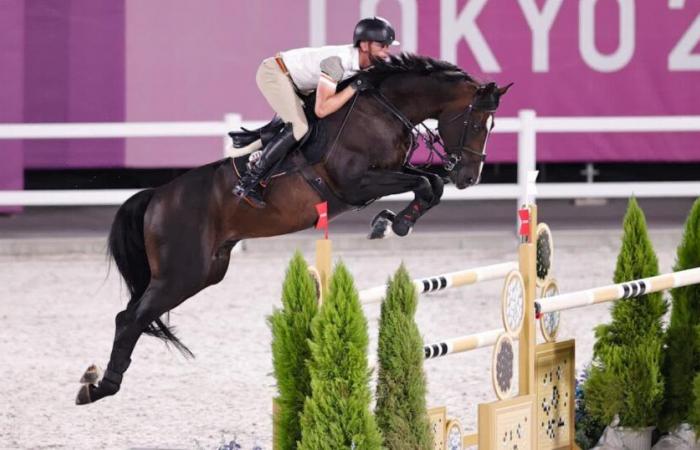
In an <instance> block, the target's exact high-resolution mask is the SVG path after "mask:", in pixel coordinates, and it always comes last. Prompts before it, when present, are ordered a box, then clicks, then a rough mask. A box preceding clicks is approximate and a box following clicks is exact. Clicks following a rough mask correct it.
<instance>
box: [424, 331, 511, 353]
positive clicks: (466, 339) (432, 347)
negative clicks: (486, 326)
mask: <svg viewBox="0 0 700 450" xmlns="http://www.w3.org/2000/svg"><path fill="white" fill-rule="evenodd" d="M503 333H505V330H504V329H503V328H498V329H495V330H491V331H484V332H481V333H475V334H469V335H467V336H461V337H457V338H454V339H447V340H444V341H442V342H437V343H435V344H429V345H426V346H424V347H423V351H424V352H425V359H433V358H440V357H441V356H446V355H450V354H452V353H464V352H469V351H472V350H476V349H477V348H482V347H489V346H492V345H494V344H496V341H497V340H498V337H499V336H500V335H502V334H503Z"/></svg>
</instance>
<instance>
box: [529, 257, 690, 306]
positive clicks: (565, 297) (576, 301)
mask: <svg viewBox="0 0 700 450" xmlns="http://www.w3.org/2000/svg"><path fill="white" fill-rule="evenodd" d="M698 283H700V267H697V268H695V269H687V270H682V271H680V272H670V273H666V274H663V275H657V276H655V277H649V278H643V279H641V280H632V281H627V282H624V283H619V284H611V285H609V286H602V287H597V288H593V289H587V290H584V291H576V292H570V293H568V294H560V295H554V296H552V297H546V298H544V299H540V300H539V301H537V302H536V303H535V305H536V308H537V312H538V314H545V313H551V312H554V311H563V310H565V309H572V308H580V307H583V306H588V305H595V304H597V303H605V302H612V301H617V300H621V299H624V298H633V297H638V296H640V295H645V294H651V293H652V292H659V291H664V290H666V289H671V288H675V287H681V286H688V285H690V284H698Z"/></svg>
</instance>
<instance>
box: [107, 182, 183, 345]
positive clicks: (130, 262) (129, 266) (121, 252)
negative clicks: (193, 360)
mask: <svg viewBox="0 0 700 450" xmlns="http://www.w3.org/2000/svg"><path fill="white" fill-rule="evenodd" d="M154 192H155V191H154V190H153V189H144V190H142V191H140V192H138V193H137V194H135V195H133V196H132V197H130V198H129V199H128V200H127V201H126V202H124V204H123V205H122V206H121V207H120V208H119V210H118V211H117V214H116V216H115V217H114V222H112V228H111V230H110V232H109V245H108V248H109V249H108V254H109V255H111V256H112V258H113V259H114V262H115V263H116V264H117V268H118V269H119V273H120V274H121V276H122V278H123V279H124V282H125V284H126V287H127V289H128V290H129V303H128V305H127V310H128V311H134V310H135V309H136V306H137V305H138V302H139V300H140V299H141V296H142V295H143V293H144V292H145V291H146V288H147V287H148V283H149V282H150V281H151V269H150V267H149V266H148V259H147V257H146V246H145V242H144V234H143V218H144V215H145V213H146V208H147V207H148V204H149V202H150V201H151V198H153V194H154ZM143 332H144V333H146V334H150V335H151V336H155V337H157V338H159V339H162V340H163V341H165V342H166V343H172V344H173V345H174V346H175V348H177V349H178V350H180V351H181V352H182V353H183V354H184V355H185V356H193V355H192V352H190V350H189V349H188V348H187V347H186V346H185V345H184V344H182V342H180V340H179V339H178V338H177V337H176V336H175V334H174V333H173V332H172V331H171V330H170V328H169V327H168V326H167V325H166V324H164V323H163V321H162V320H161V319H160V318H157V319H155V320H154V321H153V322H151V323H150V324H148V326H147V327H146V329H145V330H143Z"/></svg>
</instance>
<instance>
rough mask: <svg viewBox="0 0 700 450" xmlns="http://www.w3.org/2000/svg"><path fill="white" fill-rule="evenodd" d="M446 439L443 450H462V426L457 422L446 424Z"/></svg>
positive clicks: (451, 421) (452, 421)
mask: <svg viewBox="0 0 700 450" xmlns="http://www.w3.org/2000/svg"><path fill="white" fill-rule="evenodd" d="M446 435H447V439H445V450H462V425H460V424H459V421H458V420H455V419H453V420H450V421H448V422H447V433H446Z"/></svg>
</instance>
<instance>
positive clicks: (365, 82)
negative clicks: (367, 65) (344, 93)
mask: <svg viewBox="0 0 700 450" xmlns="http://www.w3.org/2000/svg"><path fill="white" fill-rule="evenodd" d="M350 86H352V88H353V89H355V91H357V92H365V91H367V90H369V89H372V88H373V87H374V86H372V83H370V82H369V78H368V77H367V75H366V74H365V73H363V72H358V73H357V76H356V77H355V79H354V80H352V83H351V84H350Z"/></svg>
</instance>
